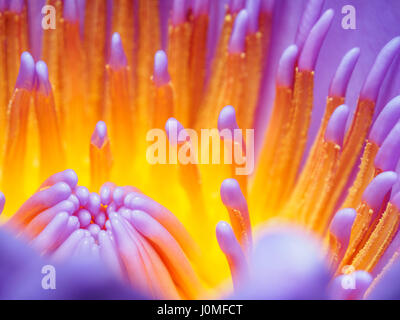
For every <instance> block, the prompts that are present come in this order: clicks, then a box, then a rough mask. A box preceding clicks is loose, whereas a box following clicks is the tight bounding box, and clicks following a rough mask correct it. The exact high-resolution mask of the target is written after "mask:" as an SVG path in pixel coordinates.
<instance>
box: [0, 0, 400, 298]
mask: <svg viewBox="0 0 400 320" xmlns="http://www.w3.org/2000/svg"><path fill="white" fill-rule="evenodd" d="M33 2H34V1H33V0H32V1H31V0H26V1H24V0H5V1H0V36H1V38H0V143H1V144H2V145H3V146H4V147H3V149H2V150H1V153H0V159H1V163H2V166H1V181H2V184H1V186H2V187H1V188H2V189H1V190H2V192H3V193H2V194H0V209H1V212H3V211H4V212H3V214H2V216H1V221H2V226H1V230H0V253H1V254H4V256H5V257H7V260H9V262H10V264H9V265H7V264H6V263H4V265H1V266H0V273H1V272H8V270H11V269H12V266H13V265H15V266H17V267H16V268H15V271H14V272H13V273H12V274H13V276H12V277H11V278H10V279H8V280H7V281H4V284H3V285H0V289H1V290H0V297H1V298H6V299H7V298H15V297H17V298H24V297H28V298H54V297H51V296H50V297H48V296H46V295H45V294H44V293H43V292H41V291H40V289H35V288H36V287H35V283H36V282H37V281H36V280H37V279H36V277H39V275H37V274H35V275H33V273H34V271H33V270H37V268H38V266H39V265H41V264H44V263H51V264H55V265H56V266H57V268H60V270H61V273H62V274H63V275H64V274H65V275H66V276H65V278H64V281H63V282H62V286H64V287H63V288H62V289H61V291H60V293H59V295H58V296H55V298H74V296H73V294H71V292H73V291H74V286H76V288H79V287H80V284H79V283H78V282H79V279H78V280H76V281H74V280H73V276H72V275H73V274H75V272H76V271H77V270H78V269H80V268H82V270H83V271H82V276H81V279H84V280H85V281H86V282H85V283H86V284H85V285H81V287H82V288H85V290H86V289H87V291H84V292H85V293H87V295H88V296H89V297H95V298H104V297H107V298H152V299H209V298H210V299H213V298H228V299H229V298H234V299H364V298H372V299H379V298H400V295H399V292H398V291H396V289H393V288H392V289H391V290H389V291H385V288H386V287H390V285H391V284H390V283H391V282H392V283H393V285H396V281H394V280H392V281H390V279H396V275H398V272H399V271H398V264H399V259H398V256H399V252H400V251H399V250H400V249H399V248H400V235H399V232H398V229H399V223H400V180H399V176H398V175H399V174H400V161H399V159H400V122H399V121H400V96H398V95H397V94H399V90H398V88H396V89H393V90H392V91H391V90H390V89H391V88H390V85H388V84H387V83H388V82H393V83H394V84H395V83H396V81H397V80H396V79H397V78H396V76H397V75H396V74H395V73H396V72H397V71H398V64H397V63H396V62H394V61H397V59H400V58H399V56H400V37H399V36H397V37H394V38H392V39H386V40H385V41H386V43H385V44H384V45H383V46H382V47H381V48H379V50H377V51H376V56H375V58H374V60H371V61H367V62H368V71H366V72H365V76H363V79H362V80H360V79H357V81H361V83H360V85H361V87H360V90H359V92H358V91H355V90H353V91H355V92H353V91H352V90H350V88H352V87H350V84H351V81H352V76H353V77H354V74H355V73H356V71H357V68H361V66H359V65H358V64H361V60H362V55H363V50H365V48H358V47H352V46H349V47H348V48H347V52H346V53H345V54H344V55H343V56H342V57H341V59H339V60H338V63H336V61H332V62H331V61H323V65H324V67H331V69H332V71H333V72H332V74H330V75H329V77H328V76H327V73H326V72H325V73H323V67H321V66H320V65H321V64H319V63H321V59H320V55H321V52H322V50H323V48H324V44H325V43H326V41H328V40H329V36H328V35H329V32H330V30H331V29H332V28H338V26H334V24H335V23H336V21H335V17H336V16H337V15H338V13H335V12H334V10H333V9H331V8H329V6H328V7H326V6H325V5H324V1H323V0H309V1H306V2H305V6H304V8H302V17H301V18H300V19H299V21H298V23H297V22H296V28H297V33H296V35H295V37H294V39H291V40H290V45H288V46H287V47H286V48H285V49H284V50H283V51H281V52H279V57H280V58H279V61H278V63H275V64H274V63H273V62H271V61H273V59H272V58H271V57H274V55H276V54H275V52H274V50H275V51H276V48H275V47H274V44H275V45H276V38H277V37H278V36H279V35H280V33H279V30H278V31H277V30H276V28H277V25H278V27H279V23H282V24H283V22H282V21H281V20H280V19H279V17H278V18H277V16H276V15H277V14H276V12H277V11H278V10H282V8H284V9H285V8H286V7H285V6H284V3H286V1H281V2H280V3H278V2H279V1H273V0H246V1H245V0H229V1H227V0H226V1H210V0H193V1H186V0H165V1H163V0H107V1H106V0H104V1H102V0H86V1H79V0H63V1H62V0H46V1H42V2H43V3H42V4H41V5H44V4H48V5H51V6H53V7H54V8H55V9H56V29H49V30H38V28H37V26H38V25H39V24H40V21H41V18H42V16H41V15H40V14H38V12H39V13H40V10H39V11H38V12H36V11H37V10H36V11H35V5H36V6H37V8H39V7H40V6H39V5H38V3H39V2H38V3H36V4H33ZM330 4H331V3H330V1H327V5H330ZM37 8H36V9H37ZM39 9H40V8H39ZM295 21H296V20H295ZM39 31H40V32H39ZM348 32H351V31H348ZM283 36H284V35H282V37H283ZM389 40H390V41H389ZM364 65H366V63H365V61H363V68H364ZM332 66H334V69H333V67H332ZM396 68H397V69H396ZM271 70H273V72H272V71H271ZM393 70H395V71H396V70H397V71H396V72H394V71H393ZM319 72H321V74H322V76H319ZM271 74H273V76H271ZM322 77H325V78H328V79H324V81H325V82H326V83H327V84H328V83H329V88H327V90H326V92H325V91H323V90H321V92H319V88H320V87H319V86H318V82H319V81H321V78H322ZM267 85H270V86H272V87H274V93H273V94H272V95H271V96H268V94H267V93H266V91H267V89H266V87H267ZM393 86H395V85H393ZM388 87H389V89H388ZM349 91H351V92H350V94H351V95H354V96H357V102H356V104H355V105H352V103H351V100H350V102H349V99H347V96H348V95H349ZM393 92H394V93H393ZM396 95H397V96H396ZM266 96H267V98H265V97H266ZM320 96H323V98H324V99H325V105H323V106H322V105H321V106H320V105H317V104H316V101H319V100H318V99H319V97H320ZM382 97H383V98H382ZM268 98H269V100H271V101H272V102H273V103H272V104H271V109H270V114H269V118H268V125H267V128H266V131H265V134H264V132H263V131H262V130H261V129H260V128H259V126H257V121H258V119H259V118H261V116H260V114H262V113H261V111H260V110H261V109H263V108H264V107H265V105H266V104H267V103H268V101H267V100H268ZM321 108H322V109H321ZM316 109H318V110H323V114H322V115H321V119H320V123H319V126H318V127H317V129H315V128H314V124H313V123H314V119H313V118H314V113H313V112H314V111H315V110H316ZM191 128H193V129H191ZM254 128H255V132H256V135H258V137H260V136H262V144H261V147H260V148H256V149H257V153H258V154H257V155H256V154H254V152H252V150H253V148H247V147H249V146H251V147H253V145H254V141H252V137H253V136H251V135H247V134H244V133H243V134H242V132H245V130H252V132H253V131H254ZM153 129H156V130H158V131H157V132H160V131H161V132H163V133H165V136H166V137H167V138H168V141H167V142H168V148H166V159H173V157H174V154H175V153H176V154H178V155H184V156H185V159H186V163H182V161H176V159H175V163H170V162H167V163H149V160H148V159H149V155H151V154H152V155H153V156H154V158H157V156H159V154H157V150H158V152H160V149H156V148H155V149H152V148H150V147H149V141H150V140H151V139H149V137H152V136H151V135H150V134H149V132H150V131H151V130H153ZM202 129H215V130H209V131H208V132H209V133H210V134H209V136H206V140H207V141H208V143H207V145H206V147H205V148H197V147H198V146H197V145H198V141H197V140H196V139H195V138H194V136H193V135H191V133H193V132H200V131H201V130H202ZM226 133H229V134H226ZM238 133H240V134H238ZM182 137H185V138H182ZM202 138H203V136H202ZM258 139H260V138H258ZM153 142H154V141H153ZM158 143H160V141H158ZM201 143H203V139H202V141H201ZM202 147H203V146H202ZM199 150H201V152H200V151H199ZM215 153H218V155H222V154H223V155H224V156H226V155H230V156H231V157H230V158H231V159H232V155H234V157H233V158H234V159H235V160H236V159H237V158H236V156H237V155H238V154H239V156H238V158H240V159H241V160H243V161H242V162H241V163H232V162H230V163H225V162H223V163H220V162H218V163H217V162H216V161H215V159H214V154H215ZM210 155H211V156H210ZM224 159H225V158H224ZM201 160H206V161H201ZM249 161H250V162H251V163H255V167H254V170H253V171H252V172H251V174H250V175H249V174H240V173H238V172H248V171H246V170H245V169H248V167H247V164H248V162H249ZM205 162H206V163H205ZM238 169H239V170H238ZM240 169H242V171H240ZM8 244H9V245H8ZM7 247H9V249H7ZM13 248H16V249H15V250H14V249H13ZM21 261H25V262H26V266H23V265H22V264H23V262H21ZM1 264H3V262H2V263H1ZM10 266H11V267H10ZM2 270H3V271H2ZM91 270H92V271H93V274H91ZM2 276H3V275H0V277H2ZM18 277H20V279H23V281H24V282H26V283H27V285H29V288H30V290H27V291H26V293H24V292H23V290H20V286H21V281H22V280H16V279H17V278H18ZM102 281H104V283H106V285H107V287H108V288H110V292H111V293H112V294H110V293H107V294H105V295H104V296H102V293H101V292H96V288H97V285H99V284H100V283H102ZM13 286H14V287H13ZM89 287H90V288H93V290H90V289H88V288H89ZM15 288H16V289H15ZM58 288H60V285H58ZM397 290H398V289H397ZM83 296H84V293H82V297H83Z"/></svg>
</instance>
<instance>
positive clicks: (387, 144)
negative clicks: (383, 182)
mask: <svg viewBox="0 0 400 320" xmlns="http://www.w3.org/2000/svg"><path fill="white" fill-rule="evenodd" d="M399 158H400V122H399V123H397V124H396V125H395V127H394V128H393V129H392V131H390V133H389V135H388V136H387V137H386V139H385V141H384V142H383V144H382V146H381V148H380V149H379V151H378V153H377V155H376V157H375V167H376V168H378V169H381V170H382V171H393V170H395V169H396V165H397V163H398V161H399Z"/></svg>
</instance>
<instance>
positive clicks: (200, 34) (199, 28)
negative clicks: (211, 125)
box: [189, 14, 209, 126]
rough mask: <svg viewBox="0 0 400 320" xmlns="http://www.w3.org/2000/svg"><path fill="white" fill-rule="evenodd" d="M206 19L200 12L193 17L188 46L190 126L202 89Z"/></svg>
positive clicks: (196, 111) (199, 101)
mask: <svg viewBox="0 0 400 320" xmlns="http://www.w3.org/2000/svg"><path fill="white" fill-rule="evenodd" d="M208 20H209V18H208V15H207V14H201V15H199V16H198V17H194V18H193V21H192V25H193V27H192V36H191V42H190V47H189V48H190V54H189V84H190V88H189V91H190V93H189V96H190V108H189V109H190V119H189V125H190V126H193V125H194V121H195V118H196V116H197V113H198V111H199V107H200V103H201V98H202V96H203V91H204V85H205V81H204V78H205V71H206V56H207V34H208Z"/></svg>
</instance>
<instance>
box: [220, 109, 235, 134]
mask: <svg viewBox="0 0 400 320" xmlns="http://www.w3.org/2000/svg"><path fill="white" fill-rule="evenodd" d="M224 129H228V130H231V131H232V137H233V130H235V129H239V126H238V124H237V121H236V111H235V108H234V107H232V106H226V107H224V108H223V109H222V110H221V112H220V114H219V117H218V130H219V131H220V132H221V131H222V130H224Z"/></svg>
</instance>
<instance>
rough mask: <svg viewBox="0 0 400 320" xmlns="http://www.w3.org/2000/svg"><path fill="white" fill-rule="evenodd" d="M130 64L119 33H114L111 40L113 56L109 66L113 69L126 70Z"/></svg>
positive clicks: (111, 55)
mask: <svg viewBox="0 0 400 320" xmlns="http://www.w3.org/2000/svg"><path fill="white" fill-rule="evenodd" d="M127 64H128V62H127V59H126V55H125V52H124V48H123V46H122V41H121V37H120V35H119V33H117V32H116V33H114V34H113V35H112V38H111V54H110V60H109V65H110V67H111V68H112V69H115V70H118V69H121V68H125V67H126V66H127Z"/></svg>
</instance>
